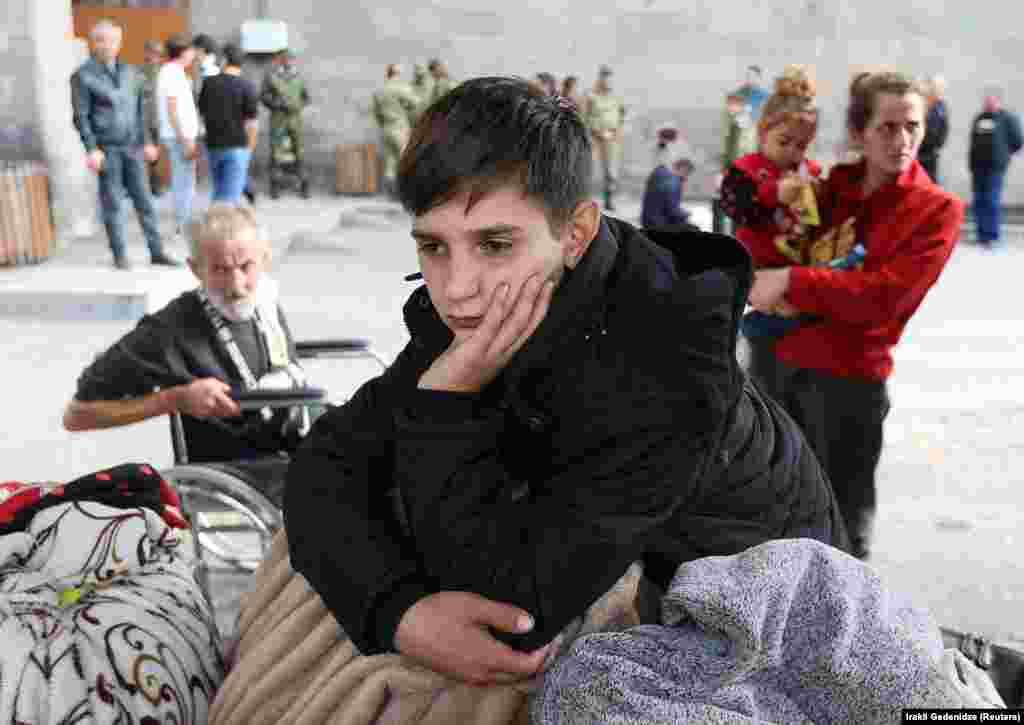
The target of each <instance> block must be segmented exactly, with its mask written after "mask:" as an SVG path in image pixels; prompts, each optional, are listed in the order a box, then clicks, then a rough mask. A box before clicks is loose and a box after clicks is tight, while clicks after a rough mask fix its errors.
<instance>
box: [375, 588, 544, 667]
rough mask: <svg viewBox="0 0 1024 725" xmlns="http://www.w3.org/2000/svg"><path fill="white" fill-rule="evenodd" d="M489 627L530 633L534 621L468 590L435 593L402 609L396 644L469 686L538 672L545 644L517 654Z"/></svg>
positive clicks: (411, 654) (515, 608)
mask: <svg viewBox="0 0 1024 725" xmlns="http://www.w3.org/2000/svg"><path fill="white" fill-rule="evenodd" d="M488 628H493V629H496V630H499V631H502V632H518V633H523V632H529V631H530V630H531V629H532V628H533V619H532V618H531V617H530V615H529V614H528V613H526V612H524V611H523V610H522V609H519V608H518V607H513V606H512V605H510V604H502V603H501V602H495V601H492V600H490V599H486V598H484V597H481V596H480V595H478V594H473V593H472V592H439V593H437V594H431V595H430V596H427V597H424V598H423V599H420V600H419V601H418V602H416V603H415V604H414V605H412V606H411V607H409V609H408V610H406V612H405V614H404V615H403V616H402V620H401V621H400V622H399V624H398V630H397V631H396V632H395V646H396V647H397V648H398V651H399V652H401V653H402V654H403V655H405V656H406V657H409V658H410V659H413V660H415V661H417V662H419V663H420V664H422V665H424V666H425V667H428V668H429V669H431V670H434V671H435V672H440V673H442V674H445V675H448V676H450V677H454V678H456V679H458V680H461V681H463V682H469V683H472V684H474V685H493V684H499V683H508V682H517V681H520V680H525V679H528V678H530V677H532V676H533V675H535V674H536V673H537V672H538V670H540V667H541V665H543V664H544V658H545V657H546V656H547V653H548V647H549V645H545V646H544V647H541V648H540V649H538V650H534V651H533V652H530V653H524V652H519V651H517V650H514V649H512V648H511V647H509V646H508V645H506V644H505V643H503V642H499V641H498V640H496V639H495V638H494V637H493V636H492V635H491V633H490V632H489V631H488Z"/></svg>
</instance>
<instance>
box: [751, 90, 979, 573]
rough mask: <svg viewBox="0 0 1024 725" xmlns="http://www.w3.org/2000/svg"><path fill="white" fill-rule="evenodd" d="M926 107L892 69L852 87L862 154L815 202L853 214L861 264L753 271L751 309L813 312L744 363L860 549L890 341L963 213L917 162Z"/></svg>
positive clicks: (867, 525)
mask: <svg viewBox="0 0 1024 725" xmlns="http://www.w3.org/2000/svg"><path fill="white" fill-rule="evenodd" d="M925 105H926V104H925V94H924V93H923V92H922V90H921V89H920V88H919V87H918V85H917V84H916V83H914V82H913V81H912V80H910V79H909V78H907V77H906V76H903V75H902V74H899V73H889V72H886V73H873V74H871V76H870V77H866V78H864V79H863V80H862V81H861V82H859V83H856V84H854V86H853V88H851V95H850V105H849V110H848V113H847V128H848V130H849V133H850V138H851V140H852V141H853V142H854V143H855V144H857V145H858V146H859V147H860V149H861V151H862V159H861V160H860V161H859V162H858V163H855V164H851V165H840V166H837V167H835V168H834V169H833V170H832V173H831V174H830V175H829V178H828V181H827V182H826V183H825V186H824V189H823V193H822V199H821V208H822V213H823V215H824V217H825V219H824V221H825V223H826V225H827V227H834V226H838V225H841V224H843V223H844V222H845V221H847V220H848V219H850V218H851V217H853V218H854V219H855V221H854V225H855V227H854V228H855V229H856V233H857V241H858V242H859V243H861V244H863V246H864V248H865V249H866V253H867V256H866V258H865V259H864V263H863V268H862V269H860V270H833V269H828V268H824V267H800V266H794V267H784V268H781V269H765V270H760V271H758V272H757V275H756V279H755V282H754V286H753V288H752V289H751V292H750V303H751V305H753V306H754V307H755V308H757V309H761V310H768V309H771V308H772V307H774V306H776V305H778V304H779V303H782V302H784V303H787V304H788V305H790V306H791V307H793V308H796V310H798V311H799V312H802V313H807V314H810V315H816V316H818V317H820V321H818V322H816V323H813V324H805V325H802V326H800V327H798V328H796V329H794V330H793V331H792V332H790V333H788V334H786V335H785V336H783V337H781V338H778V339H775V340H764V341H760V342H759V341H753V340H752V341H751V372H752V374H753V375H754V377H755V378H756V379H757V380H758V381H759V382H760V383H761V384H762V386H763V387H764V388H766V390H767V392H769V393H770V394H771V395H773V396H774V397H775V398H776V399H777V400H778V401H779V402H781V403H782V404H783V406H784V407H785V408H786V409H787V410H788V411H789V413H790V414H791V415H792V416H793V417H794V418H796V420H797V422H799V423H800V424H801V425H802V427H803V429H804V432H805V434H806V435H807V437H808V439H809V440H810V442H811V445H812V446H813V447H814V449H815V452H816V453H817V454H818V457H819V459H820V460H821V462H822V464H823V465H824V467H825V470H826V471H827V472H828V474H829V477H830V478H831V479H832V485H833V486H834V488H835V492H836V497H837V499H838V501H839V505H840V508H841V509H842V511H843V516H844V518H845V520H846V525H847V529H848V531H849V534H850V538H851V540H852V542H853V546H854V552H855V553H856V554H857V555H858V556H859V557H861V558H867V556H868V551H869V539H870V533H871V521H872V518H873V515H874V510H875V469H876V467H877V465H878V460H879V457H880V456H881V451H882V423H883V421H884V420H885V417H886V415H887V414H888V412H889V397H888V395H887V392H886V380H887V378H888V377H889V375H890V374H891V372H892V368H893V360H892V348H893V346H894V345H895V344H896V343H897V342H898V341H899V339H900V335H901V334H902V333H903V329H904V327H905V326H906V324H907V322H908V321H909V320H910V317H911V315H913V314H914V311H915V310H917V308H918V306H919V305H920V304H921V301H922V300H923V299H924V296H925V294H926V293H927V292H928V289H929V288H930V287H931V286H932V285H933V284H934V283H935V281H936V280H937V279H938V277H939V274H940V273H941V272H942V269H943V267H944V266H945V264H946V261H947V260H948V259H949V256H950V254H951V253H952V251H953V245H954V243H955V242H956V239H957V236H958V235H959V230H960V225H961V223H962V221H963V215H964V205H963V202H962V201H960V199H959V198H957V197H956V196H954V195H952V194H950V193H948V192H946V191H944V190H943V189H941V188H940V187H938V186H936V185H935V184H934V183H932V181H931V179H929V177H928V174H927V173H926V172H925V171H924V169H923V168H922V167H921V165H920V164H919V163H918V162H917V161H916V160H915V158H916V156H917V150H918V147H919V146H920V145H921V140H922V139H923V138H924V131H925ZM827 227H826V228H827Z"/></svg>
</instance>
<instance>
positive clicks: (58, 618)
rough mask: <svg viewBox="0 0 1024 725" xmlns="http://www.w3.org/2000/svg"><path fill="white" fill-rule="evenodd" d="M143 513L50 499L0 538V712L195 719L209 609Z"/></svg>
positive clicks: (202, 714) (214, 673) (215, 659)
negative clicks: (19, 528) (19, 527)
mask: <svg viewBox="0 0 1024 725" xmlns="http://www.w3.org/2000/svg"><path fill="white" fill-rule="evenodd" d="M192 572H193V567H192V564H191V558H190V556H189V555H187V554H186V553H185V551H184V550H183V549H182V547H181V539H180V538H179V533H178V530H177V529H174V528H170V527H169V526H168V524H167V523H166V522H165V520H164V519H162V518H161V517H160V516H159V515H158V514H157V513H156V512H155V511H153V510H152V509H151V508H142V507H136V508H113V507H111V506H107V505H104V504H101V503H97V502H94V501H72V502H68V503H59V504H57V505H54V506H50V507H48V508H45V509H44V510H41V511H39V512H38V513H36V514H35V515H34V516H33V517H32V519H31V521H30V522H29V523H28V525H27V526H26V527H25V528H24V530H22V531H18V532H15V533H8V534H6V535H4V536H0V642H2V643H3V646H2V647H0V714H2V717H3V720H4V722H10V723H24V724H25V725H50V724H51V723H52V724H54V725H55V724H56V723H72V722H73V723H80V724H82V725H86V724H87V725H113V724H114V723H119V724H121V723H124V724H127V723H138V724H140V725H156V724H157V723H166V722H174V723H179V724H180V725H194V724H195V725H198V724H203V723H206V722H207V719H208V711H209V705H210V702H211V700H212V699H213V696H214V694H215V693H216V691H217V688H218V687H219V686H220V684H221V682H222V681H223V679H224V675H225V672H224V662H223V659H222V656H221V652H220V639H219V636H218V633H217V629H216V626H215V624H214V617H213V613H212V611H211V609H210V607H209V605H208V604H207V602H206V600H205V598H204V597H203V595H202V593H201V591H200V589H199V586H198V585H197V584H196V582H195V579H194V578H193V573H192Z"/></svg>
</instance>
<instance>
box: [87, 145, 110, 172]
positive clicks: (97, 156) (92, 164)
mask: <svg viewBox="0 0 1024 725" xmlns="http://www.w3.org/2000/svg"><path fill="white" fill-rule="evenodd" d="M106 158H107V157H106V154H104V153H103V151H102V150H100V149H93V150H92V151H90V152H89V153H88V154H87V155H86V157H85V165H86V166H88V167H89V170H90V171H92V172H93V173H94V174H98V173H100V172H101V171H102V170H103V161H104V160H105V159H106Z"/></svg>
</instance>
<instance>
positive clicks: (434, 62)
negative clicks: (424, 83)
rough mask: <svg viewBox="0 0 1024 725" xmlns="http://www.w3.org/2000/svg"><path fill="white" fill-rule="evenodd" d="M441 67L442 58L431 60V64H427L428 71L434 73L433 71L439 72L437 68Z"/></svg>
mask: <svg viewBox="0 0 1024 725" xmlns="http://www.w3.org/2000/svg"><path fill="white" fill-rule="evenodd" d="M439 65H441V59H440V58H431V59H430V62H429V63H427V70H429V71H431V72H433V71H435V70H437V67H438V66H439Z"/></svg>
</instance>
